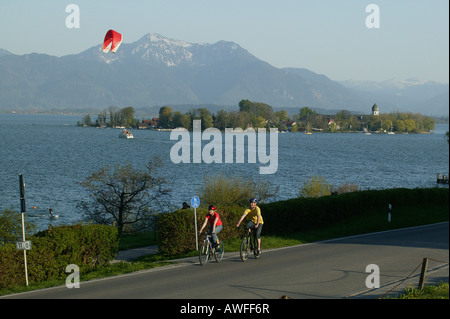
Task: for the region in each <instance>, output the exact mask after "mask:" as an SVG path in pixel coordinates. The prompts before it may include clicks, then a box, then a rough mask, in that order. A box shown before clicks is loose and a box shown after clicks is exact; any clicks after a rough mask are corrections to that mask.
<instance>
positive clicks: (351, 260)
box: [4, 223, 449, 300]
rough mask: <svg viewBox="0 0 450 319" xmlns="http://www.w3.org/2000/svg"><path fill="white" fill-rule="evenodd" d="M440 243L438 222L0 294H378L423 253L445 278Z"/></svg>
mask: <svg viewBox="0 0 450 319" xmlns="http://www.w3.org/2000/svg"><path fill="white" fill-rule="evenodd" d="M263 240H264V239H263ZM448 244H449V225H448V223H439V224H434V225H429V226H421V227H414V228H408V229H404V230H396V231H387V232H381V233H374V234H367V235H361V236H353V237H348V238H341V239H336V240H330V241H324V242H318V243H312V244H305V245H299V246H295V247H289V248H283V249H274V250H265V251H264V250H263V253H262V256H261V258H260V259H258V260H255V259H254V258H253V257H251V258H249V260H248V261H247V262H242V261H241V260H240V258H239V254H238V253H231V254H228V255H226V259H224V260H223V261H222V262H221V263H215V262H211V263H209V264H207V265H205V266H200V264H199V263H198V262H196V261H195V259H190V260H189V259H188V260H186V261H185V262H182V263H179V264H176V265H173V266H167V267H161V268H158V269H154V270H148V271H141V272H136V273H133V274H129V275H122V276H117V277H113V278H107V279H102V280H93V281H89V282H81V284H80V288H72V289H69V288H67V287H65V286H62V287H55V288H49V289H43V290H39V291H34V292H27V293H22V294H15V295H9V296H5V297H4V298H27V299H31V298H52V299H59V298H63V299H65V298H69V299H76V298H83V299H96V298H102V299H114V298H133V299H140V298H150V299H191V300H192V299H211V298H213V299H214V298H217V299H266V298H268V299H278V298H280V297H281V296H283V295H286V296H289V297H291V298H294V299H297V298H314V299H322V298H327V299H328V298H338V299H341V298H378V297H380V296H382V295H384V294H385V293H387V292H388V291H390V290H391V289H392V288H393V287H394V286H396V285H399V284H400V285H399V286H398V287H397V288H396V289H395V290H392V292H395V291H400V290H401V289H403V288H404V287H406V286H407V285H408V284H410V283H411V284H413V285H414V286H417V284H418V281H419V278H418V275H419V274H420V270H421V268H420V265H421V263H422V260H423V258H425V257H427V258H431V259H432V260H430V262H429V265H428V273H427V282H430V281H433V280H435V281H436V280H437V281H439V280H444V279H445V281H448V274H449V272H448V260H449V250H448V249H449V245H448ZM444 262H445V263H447V264H445V263H444ZM370 264H375V265H377V266H378V268H379V274H380V277H379V279H380V281H379V283H380V287H379V288H370V289H369V288H367V286H366V279H367V277H368V276H369V275H373V274H371V273H369V272H366V267H367V266H368V265H370ZM416 269H417V270H416ZM414 270H416V271H415V272H413V271H414ZM412 272H413V274H411V273H412ZM408 276H410V277H409V279H406V278H408ZM81 279H82V274H81ZM405 279H406V280H405Z"/></svg>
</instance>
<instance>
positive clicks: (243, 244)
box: [240, 236, 250, 261]
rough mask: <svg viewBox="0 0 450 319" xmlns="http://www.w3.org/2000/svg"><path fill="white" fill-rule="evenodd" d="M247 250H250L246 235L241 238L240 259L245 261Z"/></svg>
mask: <svg viewBox="0 0 450 319" xmlns="http://www.w3.org/2000/svg"><path fill="white" fill-rule="evenodd" d="M249 252H250V241H249V237H247V236H246V237H244V238H243V239H242V242H241V250H240V254H241V260H242V261H246V260H247V259H248V255H249Z"/></svg>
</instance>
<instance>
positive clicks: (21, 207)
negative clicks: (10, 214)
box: [19, 174, 27, 213]
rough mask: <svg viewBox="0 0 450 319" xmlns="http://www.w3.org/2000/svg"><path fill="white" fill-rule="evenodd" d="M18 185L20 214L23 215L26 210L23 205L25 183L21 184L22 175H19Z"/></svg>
mask: <svg viewBox="0 0 450 319" xmlns="http://www.w3.org/2000/svg"><path fill="white" fill-rule="evenodd" d="M19 184H20V212H21V213H25V212H26V210H27V208H26V205H25V183H24V182H23V175H22V174H19Z"/></svg>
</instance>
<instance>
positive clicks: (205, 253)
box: [198, 243, 209, 266]
mask: <svg viewBox="0 0 450 319" xmlns="http://www.w3.org/2000/svg"><path fill="white" fill-rule="evenodd" d="M198 259H199V260H200V265H202V266H203V265H204V264H206V263H207V262H208V259H209V245H208V243H203V245H202V246H201V247H200V251H199V255H198Z"/></svg>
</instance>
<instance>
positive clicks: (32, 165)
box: [0, 114, 449, 229]
mask: <svg viewBox="0 0 450 319" xmlns="http://www.w3.org/2000/svg"><path fill="white" fill-rule="evenodd" d="M79 120H81V116H71V115H35V114H33V115H29V114H0V168H1V173H0V174H1V175H0V177H1V182H0V210H4V209H6V208H10V209H13V210H15V211H17V212H19V211H20V201H19V177H18V174H23V176H24V180H25V184H26V193H25V194H26V204H27V215H26V218H27V219H28V218H29V219H30V221H33V222H34V223H36V224H37V226H38V228H39V229H44V228H47V227H48V225H49V224H50V223H51V224H53V225H57V224H72V223H75V222H78V221H80V220H82V216H81V213H80V211H78V209H77V208H76V206H77V204H78V203H79V202H80V201H81V200H82V199H86V198H87V193H86V191H85V190H84V188H83V187H82V186H80V182H81V181H82V180H83V179H85V178H86V177H87V176H89V175H90V174H91V173H92V172H94V171H95V170H98V169H99V168H101V167H104V166H106V165H110V166H114V165H115V164H122V163H125V162H126V161H128V162H130V163H132V164H133V165H134V167H135V168H142V169H144V168H145V167H146V164H147V162H148V161H149V159H151V158H152V157H153V156H155V155H157V156H159V157H160V158H161V159H162V160H163V162H164V167H163V169H162V170H161V174H160V175H161V176H162V177H165V178H166V179H167V180H168V181H169V186H170V188H171V189H172V192H171V194H170V198H169V205H168V209H169V208H179V207H181V204H182V202H184V201H186V202H188V203H189V202H190V199H191V198H192V196H194V195H199V191H200V187H201V186H202V184H203V181H204V176H213V175H215V174H218V173H221V172H223V173H225V174H227V175H233V176H234V175H236V176H252V177H254V178H255V179H263V180H270V182H271V184H272V185H274V186H279V192H278V195H277V198H274V199H272V200H280V199H288V198H293V197H297V196H298V193H299V188H300V186H301V185H302V183H303V182H304V181H306V180H307V179H308V178H310V177H311V176H313V175H320V176H323V177H324V178H325V179H326V180H327V182H329V183H331V184H333V185H335V186H339V185H341V184H343V183H355V184H357V185H358V186H359V189H369V188H370V189H385V188H396V187H405V188H416V187H434V186H436V185H437V184H436V175H437V174H438V173H440V174H448V170H449V145H448V143H447V139H446V137H445V132H446V131H447V130H448V129H449V126H448V125H442V124H439V125H436V129H435V130H434V131H433V133H432V134H395V135H388V134H372V135H365V134H362V133H335V134H328V133H317V134H312V135H305V134H304V133H286V134H278V170H277V172H276V173H275V174H272V175H260V174H259V167H260V166H266V164H260V163H259V162H258V161H257V163H252V164H249V163H247V160H246V163H244V164H237V163H231V164H225V163H222V164H215V163H213V164H206V163H203V162H202V163H199V164H192V163H191V164H174V163H172V161H171V159H170V150H171V148H172V147H173V145H175V144H176V143H177V141H171V140H170V132H157V131H150V130H131V131H132V133H133V135H134V139H128V140H127V139H120V138H118V135H119V132H120V130H118V129H97V128H90V127H77V126H76V123H77V121H79ZM204 143H205V144H206V143H208V141H206V142H204ZM267 153H268V154H269V151H268V150H267ZM223 158H224V157H223ZM440 187H448V186H440ZM200 200H201V198H200ZM33 206H35V207H36V209H33ZM50 207H52V208H53V211H54V212H55V214H58V215H59V218H58V219H57V220H50V219H49V218H48V209H49V208H50Z"/></svg>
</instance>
